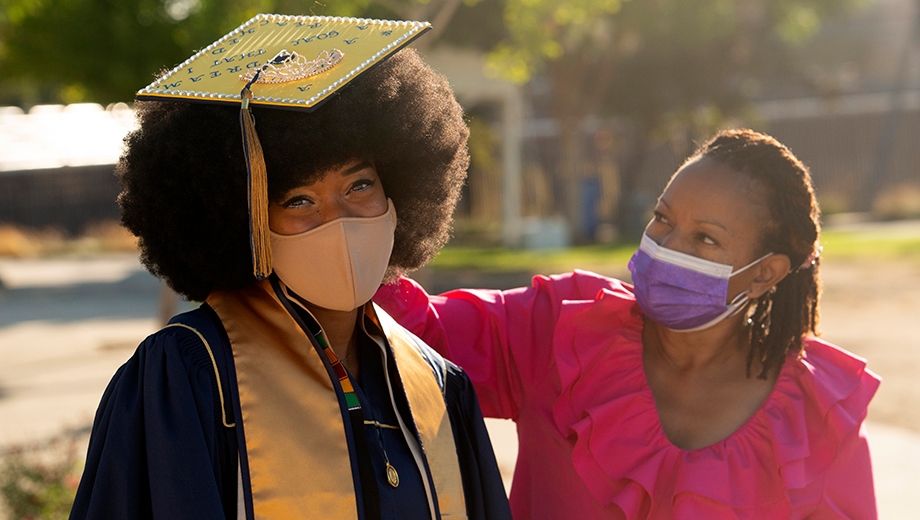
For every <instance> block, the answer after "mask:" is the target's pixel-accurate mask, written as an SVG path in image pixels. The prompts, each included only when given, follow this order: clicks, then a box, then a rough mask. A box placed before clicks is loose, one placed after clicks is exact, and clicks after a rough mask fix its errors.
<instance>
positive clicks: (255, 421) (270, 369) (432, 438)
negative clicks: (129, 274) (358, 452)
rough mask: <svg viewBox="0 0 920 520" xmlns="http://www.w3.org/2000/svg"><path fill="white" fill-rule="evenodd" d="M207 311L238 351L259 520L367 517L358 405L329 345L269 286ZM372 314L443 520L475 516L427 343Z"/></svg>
mask: <svg viewBox="0 0 920 520" xmlns="http://www.w3.org/2000/svg"><path fill="white" fill-rule="evenodd" d="M207 303H208V304H209V305H210V306H211V308H213V309H214V311H215V312H216V313H217V315H218V316H219V317H220V320H221V322H222V323H223V326H224V328H225V330H226V332H227V336H228V338H229V339H230V346H231V349H232V351H233V361H234V365H235V370H236V382H237V392H238V396H239V406H240V417H239V419H238V423H241V424H238V425H237V427H238V428H240V427H241V428H242V431H243V435H244V437H245V444H243V443H241V446H240V451H241V457H242V458H243V459H244V461H245V462H244V464H243V471H244V472H246V470H247V468H248V474H247V473H244V475H243V482H244V483H248V484H249V488H250V490H251V496H252V508H253V512H254V515H255V518H260V519H262V518H264V519H288V518H324V519H327V518H328V519H356V518H358V506H357V498H356V492H355V489H356V487H355V486H356V484H355V483H356V482H360V479H359V478H358V475H357V474H354V475H353V468H354V469H355V472H356V471H357V465H356V464H353V460H354V459H353V454H354V453H355V446H354V440H353V439H350V438H349V437H348V435H347V434H346V428H345V424H344V420H343V416H344V417H347V416H348V411H347V408H351V407H352V406H353V405H355V404H357V399H356V398H355V396H354V393H353V389H352V388H351V383H350V380H348V375H347V373H344V371H342V372H341V373H337V372H336V373H334V374H335V376H334V377H330V375H329V372H328V371H327V365H326V364H325V363H327V362H328V361H327V360H324V359H323V357H324V356H323V354H321V353H320V352H319V351H318V348H321V347H319V346H317V347H314V344H313V343H312V342H311V340H310V338H309V337H308V336H307V333H305V332H304V330H303V329H302V328H301V327H300V325H299V324H298V323H297V322H296V321H295V319H294V318H293V317H292V316H291V314H289V312H288V310H287V309H286V308H285V306H284V305H283V304H282V302H281V301H280V300H279V299H278V297H277V296H276V295H275V292H274V290H273V288H272V286H271V284H270V281H269V280H268V279H266V280H262V281H261V282H258V283H257V284H254V285H253V286H251V287H249V288H247V289H244V290H237V291H215V292H213V293H212V294H211V295H209V296H208V298H207ZM371 305H372V304H371ZM375 312H376V315H374V313H375ZM369 315H370V316H372V318H376V321H377V323H378V324H379V325H380V328H381V330H383V332H384V334H385V335H386V337H387V339H388V341H389V343H390V346H391V348H392V351H393V353H394V357H395V361H396V366H397V370H398V372H399V379H400V380H401V381H402V382H403V388H402V390H404V391H405V394H406V398H407V400H408V403H409V408H410V410H411V412H412V416H411V417H401V419H403V420H404V421H406V422H409V421H414V425H415V428H416V430H417V431H418V432H419V436H420V437H421V446H422V451H423V453H416V459H417V460H420V457H424V458H425V459H427V462H428V467H429V468H430V470H431V478H432V481H433V482H434V485H435V490H436V493H435V494H436V495H437V501H438V509H439V510H440V513H441V517H442V518H466V505H465V500H464V496H463V485H462V481H461V476H460V468H459V464H458V461H457V451H456V446H455V445H454V438H453V431H452V429H451V425H450V418H449V417H448V414H447V410H446V407H445V404H444V398H443V395H442V393H441V388H440V386H439V385H438V383H437V381H436V379H435V376H434V374H433V373H432V369H431V366H430V365H429V364H428V363H427V362H426V361H425V359H424V358H423V357H422V355H421V353H420V352H419V350H418V348H417V347H416V346H415V342H417V341H420V340H418V339H417V338H415V337H414V336H412V335H411V334H410V333H408V332H407V331H405V329H403V328H402V327H400V326H399V325H397V324H396V322H395V321H393V320H392V318H390V317H389V316H388V315H386V314H385V313H384V312H383V311H382V310H381V309H379V308H376V306H374V307H372V308H371V310H369ZM321 356H323V357H321ZM339 366H341V365H339ZM341 375H344V376H345V377H344V379H342V380H341V381H340V380H339V379H340V377H339V376H341ZM346 385H347V386H346ZM392 390H393V391H399V390H400V389H399V387H395V388H393V389H392ZM337 391H338V393H337ZM348 393H351V394H352V398H353V399H354V400H353V401H352V399H350V398H348V397H347V394H348ZM339 394H341V395H342V396H343V398H342V400H341V401H340V400H339V397H338V395H339ZM358 405H359V404H358ZM343 408H345V409H346V410H345V411H344V413H343ZM401 422H402V421H401ZM404 431H405V428H404ZM413 437H414V436H413ZM409 445H410V447H412V446H413V445H415V443H414V442H410V443H409ZM415 451H416V452H417V451H418V450H417V449H416V450H415ZM247 477H248V478H247ZM423 481H424V482H427V478H425V476H424V473H423Z"/></svg>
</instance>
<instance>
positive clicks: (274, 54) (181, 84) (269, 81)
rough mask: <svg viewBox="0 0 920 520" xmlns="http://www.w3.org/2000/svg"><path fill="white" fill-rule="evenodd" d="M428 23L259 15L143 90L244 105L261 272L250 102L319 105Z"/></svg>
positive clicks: (262, 260) (265, 257) (266, 260)
mask: <svg viewBox="0 0 920 520" xmlns="http://www.w3.org/2000/svg"><path fill="white" fill-rule="evenodd" d="M430 28H431V24H430V23H428V22H407V21H391V20H370V19H364V18H339V17H331V16H289V15H277V14H260V15H256V16H255V17H253V18H252V19H250V20H249V21H247V22H246V23H244V24H243V25H241V26H239V28H237V29H235V30H233V31H232V32H230V33H229V34H227V35H226V36H224V37H223V38H221V39H219V40H217V41H216V42H214V43H212V44H211V45H208V46H207V47H205V48H204V49H202V50H201V51H199V52H198V53H196V54H195V55H194V56H192V57H191V58H189V59H188V60H186V61H185V62H183V63H182V64H180V65H179V66H177V67H176V68H174V69H172V70H170V71H169V72H167V73H166V74H164V75H163V76H161V77H160V78H159V79H157V80H156V81H154V82H153V83H151V84H150V85H149V86H147V87H145V88H143V89H141V90H140V91H138V93H137V99H139V100H163V101H190V102H205V103H239V104H240V109H241V110H240V125H241V127H242V133H243V149H244V151H245V152H246V168H247V172H248V175H249V218H250V223H249V230H250V240H251V249H252V263H253V274H254V275H255V276H256V278H258V279H262V278H265V277H266V276H268V275H269V274H270V273H271V248H270V244H269V238H268V237H269V232H268V183H267V174H266V171H265V160H264V157H263V156H262V146H261V144H260V143H259V139H258V135H257V134H256V132H255V122H254V120H253V117H252V115H251V113H250V111H249V105H250V104H252V105H265V106H272V107H280V108H293V109H302V110H313V109H316V108H317V107H318V106H319V105H320V104H321V103H322V102H323V101H325V100H326V99H328V98H329V96H330V95H332V94H333V93H335V92H336V91H337V90H339V89H340V88H342V87H344V86H345V85H347V84H348V83H349V82H351V81H352V80H353V79H355V78H356V77H358V76H359V75H360V74H361V73H363V72H365V71H367V70H368V69H369V68H371V67H373V66H374V65H376V64H377V63H380V62H381V61H383V60H384V59H386V58H387V57H388V56H390V55H392V54H393V53H395V52H396V51H398V50H400V49H401V48H403V47H405V46H406V45H408V44H409V43H410V42H411V41H412V40H414V39H415V38H417V37H418V36H420V35H421V34H422V33H424V32H425V31H427V30H428V29H430Z"/></svg>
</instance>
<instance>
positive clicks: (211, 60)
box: [137, 14, 431, 109]
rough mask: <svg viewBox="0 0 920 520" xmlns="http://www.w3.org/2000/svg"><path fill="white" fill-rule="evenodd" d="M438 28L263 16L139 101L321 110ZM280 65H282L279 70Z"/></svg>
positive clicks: (425, 24)
mask: <svg viewBox="0 0 920 520" xmlns="http://www.w3.org/2000/svg"><path fill="white" fill-rule="evenodd" d="M430 28H431V24H430V23H428V22H403V21H390V20H368V19H364V18H338V17H331V16H288V15H277V14H260V15H256V16H255V17H253V18H252V19H251V20H249V21H248V22H246V23H244V24H243V25H241V26H240V27H239V28H237V29H235V30H233V31H232V32H230V33H229V34H227V35H226V36H224V37H223V38H221V39H219V40H217V41H216V42H214V43H212V44H211V45H208V46H207V47H205V48H204V49H202V50H201V51H199V52H198V53H196V54H195V55H194V56H192V57H191V58H189V59H188V60H186V61H185V62H183V63H182V64H180V65H179V66H177V67H176V68H174V69H172V70H171V71H169V72H168V73H166V74H165V75H163V76H162V77H160V78H159V79H157V80H156V81H154V82H153V83H151V84H150V85H149V86H147V87H146V88H143V89H141V90H140V91H138V93H137V98H138V99H162V98H169V99H173V100H188V101H204V102H237V103H239V102H240V101H242V99H241V97H240V91H241V90H242V89H243V87H244V86H245V85H246V84H247V82H248V81H249V80H251V79H252V75H253V74H254V73H255V72H256V71H258V70H259V69H261V68H263V67H267V68H266V69H265V70H264V71H262V72H261V74H260V77H259V79H257V80H256V82H255V83H254V84H253V86H252V91H253V92H252V94H253V97H252V100H251V101H250V102H251V103H252V104H254V105H263V104H264V105H271V106H278V107H289V108H302V109H311V108H315V107H316V106H317V105H318V104H319V103H321V102H322V101H323V100H325V99H326V98H328V97H329V95H330V94H332V93H333V92H335V91H336V90H338V89H340V88H342V87H343V86H345V85H347V84H348V83H349V82H350V81H351V80H353V79H355V78H356V77H357V76H358V75H359V74H361V73H362V72H364V71H366V70H367V69H369V68H370V67H372V66H373V65H375V64H377V63H379V62H380V61H382V60H384V59H385V58H386V57H387V56H389V55H391V54H393V53H395V52H396V51H398V50H399V49H401V48H402V47H404V46H406V45H408V44H409V43H410V42H411V41H412V40H414V39H415V38H416V37H418V36H419V35H421V34H422V33H423V32H425V31H427V30H428V29H430ZM272 61H276V62H277V63H271V62H272Z"/></svg>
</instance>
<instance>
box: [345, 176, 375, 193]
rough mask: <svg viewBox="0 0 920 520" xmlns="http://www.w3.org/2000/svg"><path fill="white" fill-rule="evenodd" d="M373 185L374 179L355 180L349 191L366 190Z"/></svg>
mask: <svg viewBox="0 0 920 520" xmlns="http://www.w3.org/2000/svg"><path fill="white" fill-rule="evenodd" d="M373 185H374V181H372V180H370V179H361V180H359V181H355V183H354V184H352V185H351V188H349V190H348V191H350V192H357V191H364V190H367V189H370V188H371V187H372V186H373Z"/></svg>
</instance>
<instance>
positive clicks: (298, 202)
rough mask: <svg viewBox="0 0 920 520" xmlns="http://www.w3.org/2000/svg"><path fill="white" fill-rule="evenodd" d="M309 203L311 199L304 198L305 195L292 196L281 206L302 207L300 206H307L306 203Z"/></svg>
mask: <svg viewBox="0 0 920 520" xmlns="http://www.w3.org/2000/svg"><path fill="white" fill-rule="evenodd" d="M311 203H312V201H311V200H310V199H308V198H306V197H293V198H290V199H288V200H286V201H285V202H284V203H283V204H282V206H283V207H285V208H291V209H292V208H302V207H304V206H307V205H308V204H311Z"/></svg>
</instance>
